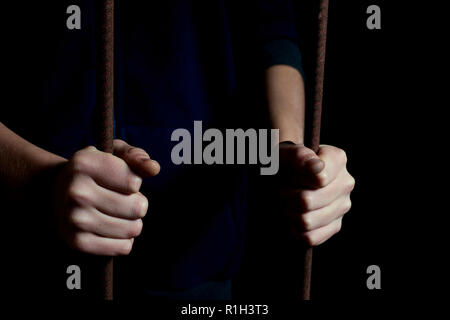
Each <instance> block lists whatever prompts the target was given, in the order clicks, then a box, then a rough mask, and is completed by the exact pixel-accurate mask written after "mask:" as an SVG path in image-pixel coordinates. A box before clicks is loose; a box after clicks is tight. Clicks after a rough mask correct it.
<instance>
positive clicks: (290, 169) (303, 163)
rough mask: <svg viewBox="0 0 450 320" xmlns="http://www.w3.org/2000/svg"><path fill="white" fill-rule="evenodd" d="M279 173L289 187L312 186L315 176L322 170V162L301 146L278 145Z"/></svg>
mask: <svg viewBox="0 0 450 320" xmlns="http://www.w3.org/2000/svg"><path fill="white" fill-rule="evenodd" d="M280 161H281V165H280V172H281V175H282V177H283V179H284V180H285V182H286V183H288V184H289V185H291V186H299V187H300V186H311V185H312V186H314V185H315V176H316V175H317V174H318V173H319V172H321V171H322V170H323V168H324V163H323V161H322V160H321V159H320V158H319V157H318V156H317V155H316V154H315V153H314V152H313V151H312V150H311V149H309V148H306V147H305V146H303V145H286V144H285V145H280Z"/></svg>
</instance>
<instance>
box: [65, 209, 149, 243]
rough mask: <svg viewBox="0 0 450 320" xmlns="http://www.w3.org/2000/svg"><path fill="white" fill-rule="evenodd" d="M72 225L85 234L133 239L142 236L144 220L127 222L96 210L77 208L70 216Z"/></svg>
mask: <svg viewBox="0 0 450 320" xmlns="http://www.w3.org/2000/svg"><path fill="white" fill-rule="evenodd" d="M69 217H70V225H72V226H74V227H75V228H76V229H78V230H82V231H83V232H89V233H94V234H96V235H98V236H100V237H106V238H112V239H131V238H135V237H137V236H139V235H140V233H141V231H142V220H141V219H136V220H126V219H119V218H115V217H111V216H108V215H105V214H103V213H101V212H99V211H98V210H96V209H94V208H89V209H85V208H76V209H74V210H73V212H72V213H71V214H70V216H69Z"/></svg>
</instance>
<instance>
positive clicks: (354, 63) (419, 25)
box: [235, 1, 438, 301]
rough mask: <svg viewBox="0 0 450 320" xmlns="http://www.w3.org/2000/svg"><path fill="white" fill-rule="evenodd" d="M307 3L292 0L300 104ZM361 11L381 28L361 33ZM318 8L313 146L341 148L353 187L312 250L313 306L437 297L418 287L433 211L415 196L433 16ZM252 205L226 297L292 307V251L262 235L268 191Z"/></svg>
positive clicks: (404, 8) (309, 81) (297, 272)
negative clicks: (376, 270) (321, 45)
mask: <svg viewBox="0 0 450 320" xmlns="http://www.w3.org/2000/svg"><path fill="white" fill-rule="evenodd" d="M317 3H318V1H293V4H294V8H295V12H296V15H297V25H298V33H299V38H300V39H299V41H300V46H301V51H302V55H303V64H304V68H305V72H306V89H307V94H308V97H309V98H310V97H311V93H312V92H311V91H312V86H313V83H314V82H313V71H314V59H315V41H316V39H315V37H314V35H315V28H316V24H317V20H316V16H317V12H318V7H317V5H316V4H317ZM372 4H376V5H378V6H379V7H380V8H381V20H382V28H381V30H369V29H368V28H367V27H366V20H367V18H368V16H369V15H368V14H367V13H366V9H367V7H368V6H369V5H372ZM329 10H330V11H329V24H328V45H327V60H326V76H325V91H324V105H323V115H322V117H323V118H322V133H321V142H322V143H324V144H330V145H335V146H338V147H341V148H343V149H344V150H345V151H346V152H347V155H348V159H349V162H348V168H349V172H350V173H351V174H352V175H353V176H354V177H355V179H356V188H355V190H354V192H353V194H352V203H353V206H352V209H351V211H350V212H349V213H348V214H347V215H346V216H345V218H344V220H343V228H342V230H341V232H340V233H339V234H337V235H336V236H334V237H333V238H332V239H331V240H329V241H328V242H326V243H325V244H323V245H321V246H320V247H318V248H316V249H315V250H314V256H313V273H312V293H311V295H312V299H313V300H315V301H321V300H323V299H326V300H347V301H353V300H355V299H365V298H368V299H376V301H378V300H379V299H386V298H389V299H403V298H406V297H410V298H430V297H432V296H434V294H436V292H435V291H433V290H426V291H422V290H423V287H424V286H428V285H429V283H431V282H432V281H431V280H430V275H429V274H428V273H426V271H425V267H426V266H427V265H428V267H430V266H432V265H433V263H432V262H431V260H429V261H428V262H425V261H426V260H428V259H432V258H433V255H432V254H431V253H430V248H431V247H432V246H433V245H435V244H436V243H437V241H436V239H435V236H431V237H430V236H426V235H425V234H428V232H429V231H432V230H433V229H434V228H435V226H433V227H431V228H430V229H429V224H428V222H429V219H427V218H426V214H427V212H428V214H433V213H429V211H430V210H431V206H430V202H429V201H427V200H426V199H427V195H426V193H427V190H430V188H429V187H431V186H432V184H426V186H425V185H423V183H422V181H424V180H422V179H423V178H424V175H427V172H426V171H425V172H424V170H423V169H425V168H429V167H428V164H426V163H427V159H425V158H426V156H425V155H426V154H428V153H429V152H430V149H429V148H430V146H431V142H432V140H430V139H427V138H426V132H427V131H428V130H429V128H430V122H428V120H427V119H428V116H429V115H430V112H429V111H428V110H427V106H430V104H431V99H430V96H429V95H428V93H426V90H427V89H428V85H429V81H430V80H432V79H433V78H431V77H430V76H429V75H427V73H428V72H426V71H427V70H429V69H430V65H429V63H430V59H429V58H428V53H432V54H434V52H435V51H434V46H432V45H430V44H433V42H432V41H433V39H434V37H435V36H436V35H437V33H434V32H431V31H430V30H431V28H430V27H431V23H432V22H433V20H434V17H436V19H437V12H436V8H433V7H431V6H426V5H423V4H419V3H414V2H405V1H330V9H329ZM430 11H431V12H432V14H431V15H430ZM435 30H437V31H438V29H435ZM309 100H310V99H309ZM309 105H311V101H309ZM430 160H431V155H430ZM418 162H419V163H418ZM256 179H258V178H256ZM428 181H429V180H428ZM255 184H256V185H259V186H261V185H263V184H264V181H258V182H256V183H255ZM266 188H267V190H269V189H270V186H268V185H266ZM253 197H254V202H253V204H254V206H253V210H252V218H251V219H250V223H249V224H250V230H251V233H250V234H251V236H250V237H249V242H248V248H247V249H248V250H247V255H246V258H247V259H246V260H245V261H246V263H245V264H244V268H243V269H242V270H241V271H242V272H241V274H240V275H239V276H240V277H241V278H240V279H242V282H237V283H236V286H235V289H236V291H237V292H238V293H239V294H242V297H243V298H244V297H245V298H249V297H261V299H264V298H267V297H270V299H271V300H272V301H290V300H296V299H297V301H298V297H299V294H300V283H301V281H300V277H301V263H300V261H299V259H300V258H299V257H300V256H301V251H300V248H299V247H298V245H296V244H293V243H292V241H290V240H287V239H284V238H283V235H282V234H281V232H280V233H277V232H276V231H273V226H274V220H273V219H272V218H273V213H274V212H271V211H273V210H275V212H276V208H273V207H269V208H268V207H267V205H260V201H261V199H266V198H267V197H270V192H268V191H267V192H266V193H265V192H264V190H258V191H257V192H255V193H254V194H253ZM258 203H259V204H258ZM271 228H272V229H271ZM280 230H281V228H280ZM431 243H432V244H433V245H431ZM372 264H375V265H378V266H379V267H380V268H381V288H382V289H381V290H368V289H367V286H366V279H367V277H368V276H369V275H368V274H366V269H367V267H368V266H369V265H372ZM432 268H433V270H434V272H436V269H434V267H432Z"/></svg>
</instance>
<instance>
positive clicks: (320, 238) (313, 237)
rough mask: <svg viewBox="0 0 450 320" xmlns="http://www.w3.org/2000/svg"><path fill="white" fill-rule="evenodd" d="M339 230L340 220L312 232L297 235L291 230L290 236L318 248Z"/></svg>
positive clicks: (295, 231)
mask: <svg viewBox="0 0 450 320" xmlns="http://www.w3.org/2000/svg"><path fill="white" fill-rule="evenodd" d="M341 228H342V218H340V219H338V220H334V221H333V222H332V223H330V224H328V225H326V226H324V227H322V228H319V229H316V230H313V231H307V232H301V233H299V232H298V231H297V230H294V229H292V230H291V231H292V232H291V234H292V235H293V236H294V237H295V238H297V239H302V240H303V241H304V242H305V243H306V244H307V245H309V246H318V245H320V244H322V243H324V242H325V241H327V240H328V239H329V238H331V237H332V236H333V235H335V234H336V233H338V232H339V231H340V230H341Z"/></svg>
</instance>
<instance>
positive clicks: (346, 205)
mask: <svg viewBox="0 0 450 320" xmlns="http://www.w3.org/2000/svg"><path fill="white" fill-rule="evenodd" d="M351 208H352V201H351V200H350V198H348V199H347V200H346V201H345V202H344V205H343V208H342V211H343V213H344V214H345V213H347V212H349V211H350V209H351Z"/></svg>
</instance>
